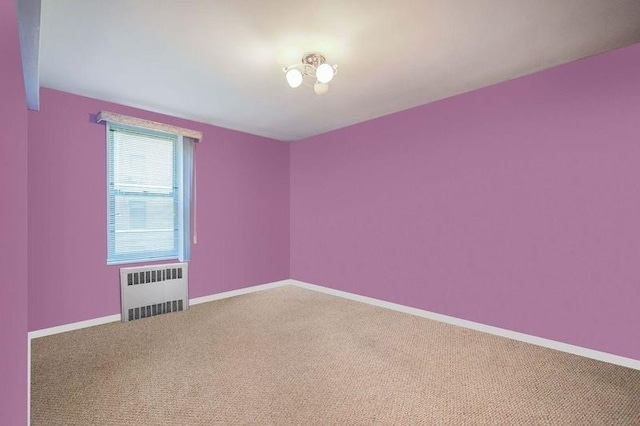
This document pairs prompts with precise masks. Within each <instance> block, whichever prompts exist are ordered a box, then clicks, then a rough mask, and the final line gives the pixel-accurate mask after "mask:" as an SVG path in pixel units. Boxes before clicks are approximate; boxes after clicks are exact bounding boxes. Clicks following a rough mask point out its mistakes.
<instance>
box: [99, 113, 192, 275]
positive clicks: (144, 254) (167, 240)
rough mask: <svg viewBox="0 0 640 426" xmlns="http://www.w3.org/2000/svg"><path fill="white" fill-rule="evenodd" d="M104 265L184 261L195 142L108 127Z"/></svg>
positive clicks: (124, 128)
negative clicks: (105, 250)
mask: <svg viewBox="0 0 640 426" xmlns="http://www.w3.org/2000/svg"><path fill="white" fill-rule="evenodd" d="M107 158H108V160H107V186H108V188H107V246H108V250H107V263H108V264H117V263H128V262H141V261H151V260H161V259H180V260H188V257H189V246H190V244H189V243H190V238H189V237H190V232H189V222H190V220H189V219H190V206H191V182H192V179H191V176H192V162H193V141H192V140H190V139H189V138H186V137H183V136H180V135H175V134H170V133H165V132H161V131H156V130H149V129H143V128H137V127H130V126H126V125H120V124H114V123H108V124H107Z"/></svg>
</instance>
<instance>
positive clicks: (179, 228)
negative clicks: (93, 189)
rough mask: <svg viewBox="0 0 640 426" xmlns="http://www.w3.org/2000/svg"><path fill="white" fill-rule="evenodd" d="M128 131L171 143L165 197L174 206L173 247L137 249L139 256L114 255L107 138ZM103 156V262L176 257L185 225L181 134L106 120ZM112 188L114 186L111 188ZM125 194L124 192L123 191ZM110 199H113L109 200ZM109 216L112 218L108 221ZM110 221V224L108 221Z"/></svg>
mask: <svg viewBox="0 0 640 426" xmlns="http://www.w3.org/2000/svg"><path fill="white" fill-rule="evenodd" d="M120 130H122V131H124V132H126V131H131V132H135V133H139V134H142V135H144V136H149V137H151V138H157V139H163V140H167V141H171V142H173V165H172V170H173V191H172V193H171V195H167V197H171V198H173V206H174V222H173V226H174V228H173V240H174V247H175V249H173V250H171V251H166V250H159V251H155V252H152V251H147V252H141V253H140V255H139V256H136V255H135V253H132V254H131V253H130V254H126V255H122V254H121V255H117V254H116V253H115V234H116V233H117V231H118V230H117V229H116V228H115V226H116V224H115V208H116V206H115V195H114V196H113V197H112V196H111V195H112V189H111V186H112V185H115V182H114V172H115V158H113V157H115V146H111V144H115V138H112V137H111V133H110V132H112V131H120ZM106 131H107V133H106V159H107V173H106V177H107V182H106V187H107V188H106V189H107V194H106V195H107V205H106V207H107V209H106V213H107V221H106V222H107V223H106V225H107V230H106V231H107V232H106V234H107V235H106V236H107V265H124V264H132V263H144V262H155V261H164V260H180V257H181V252H182V244H183V239H184V232H185V226H184V222H183V198H184V181H183V136H182V135H179V134H174V133H169V132H163V131H159V130H155V129H148V128H144V127H138V126H131V125H127V124H120V123H110V122H107V123H106ZM114 191H115V189H114ZM123 195H126V194H123ZM135 195H138V196H140V197H145V196H149V197H153V196H158V195H160V196H164V195H165V194H164V193H159V192H154V193H135ZM112 199H113V201H114V202H112ZM112 219H113V220H112ZM112 222H113V223H112Z"/></svg>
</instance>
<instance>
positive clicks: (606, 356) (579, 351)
mask: <svg viewBox="0 0 640 426" xmlns="http://www.w3.org/2000/svg"><path fill="white" fill-rule="evenodd" d="M290 281H291V284H292V285H295V286H298V287H301V288H305V289H307V290H314V291H319V292H322V293H326V294H330V295H333V296H338V297H342V298H345V299H349V300H354V301H356V302H361V303H367V304H369V305H374V306H378V307H381V308H387V309H391V310H394V311H398V312H403V313H406V314H411V315H415V316H418V317H422V318H427V319H430V320H434V321H440V322H443V323H447V324H451V325H456V326H458V327H464V328H468V329H470V330H476V331H481V332H483V333H489V334H493V335H495V336H500V337H506V338H508V339H513V340H518V341H520V342H525V343H531V344H533V345H537V346H542V347H545V348H549V349H555V350H558V351H562V352H567V353H570V354H574V355H579V356H583V357H586V358H592V359H595V360H598V361H604V362H608V363H611V364H616V365H621V366H623V367H629V368H633V369H635V370H640V360H635V359H632V358H626V357H622V356H619V355H613V354H610V353H607V352H600V351H596V350H594V349H588V348H583V347H581V346H575V345H571V344H568V343H562V342H557V341H555V340H549V339H545V338H542V337H537V336H532V335H529V334H525V333H519V332H517V331H511V330H507V329H504V328H499V327H493V326H491V325H486V324H481V323H477V322H473V321H468V320H464V319H460V318H455V317H450V316H447V315H442V314H437V313H435V312H430V311H425V310H422V309H418V308H412V307H409V306H405V305H400V304H397V303H392V302H387V301H385V300H380V299H374V298H372V297H367V296H361V295H359V294H354V293H348V292H346V291H341V290H335V289H332V288H328V287H324V286H321V285H316V284H310V283H306V282H302V281H297V280H290Z"/></svg>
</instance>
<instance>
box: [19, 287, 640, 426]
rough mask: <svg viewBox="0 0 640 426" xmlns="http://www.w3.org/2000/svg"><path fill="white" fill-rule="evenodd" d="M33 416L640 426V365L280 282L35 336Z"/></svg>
mask: <svg viewBox="0 0 640 426" xmlns="http://www.w3.org/2000/svg"><path fill="white" fill-rule="evenodd" d="M31 392H32V397H31V416H32V425H34V426H39V425H48V426H50V425H83V426H85V425H135V426H140V425H172V426H174V425H250V424H255V425H464V424H479V425H482V424H487V425H525V424H526V425H530V424H542V425H596V424H603V425H604V424H606V425H613V424H619V425H638V424H640V371H636V370H632V369H628V368H624V367H620V366H615V365H612V364H608V363H604V362H599V361H594V360H591V359H587V358H582V357H578V356H575V355H570V354H565V353H562V352H558V351H554V350H551V349H545V348H540V347H537V346H533V345H529V344H525V343H520V342H516V341H512V340H509V339H505V338H500V337H495V336H491V335H488V334H484V333H480V332H477V331H471V330H467V329H463V328H459V327H455V326H451V325H447V324H441V323H438V322H435V321H431V320H427V319H423V318H418V317H414V316H411V315H407V314H402V313H398V312H394V311H390V310H386V309H382V308H377V307H373V306H369V305H365V304H361V303H357V302H353V301H349V300H344V299H341V298H337V297H334V296H329V295H326V294H322V293H317V292H313V291H309V290H303V289H300V288H297V287H281V288H276V289H272V290H266V291H262V292H258V293H252V294H247V295H243V296H238V297H233V298H229V299H224V300H220V301H215V302H211V303H206V304H202V305H197V306H194V307H192V308H191V309H190V310H189V311H187V312H183V313H176V314H170V315H164V316H159V317H153V318H149V319H144V320H139V321H134V322H131V323H129V324H121V323H112V324H107V325H102V326H97V327H92V328H87V329H83V330H77V331H72V332H68V333H63V334H58V335H54V336H49V337H43V338H39V339H35V340H34V341H33V342H32V382H31Z"/></svg>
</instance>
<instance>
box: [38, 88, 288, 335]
mask: <svg viewBox="0 0 640 426" xmlns="http://www.w3.org/2000/svg"><path fill="white" fill-rule="evenodd" d="M103 109H104V110H109V111H114V112H119V113H123V114H128V115H133V116H136V117H140V118H145V119H151V120H156V121H162V122H167V123H170V124H176V125H180V126H183V127H188V128H192V129H196V130H201V131H202V132H203V133H204V140H203V141H202V142H201V143H200V144H199V145H198V147H197V154H196V155H197V185H198V200H197V217H198V223H197V226H198V244H197V245H196V246H194V247H193V252H192V261H191V263H190V265H189V273H190V296H191V297H198V296H203V295H209V294H213V293H219V292H222V291H227V290H232V289H237V288H241V287H245V286H249V285H255V284H262V283H266V282H271V281H277V280H281V279H285V278H288V275H289V147H288V145H287V144H285V143H283V142H278V141H274V140H269V139H265V138H260V137H257V136H251V135H247V134H244V133H240V132H235V131H231V130H226V129H222V128H218V127H214V126H209V125H205V124H201V123H194V122H189V121H185V120H180V119H176V118H171V117H166V116H161V115H159V114H153V113H149V112H145V111H141V110H136V109H133V108H127V107H123V106H120V105H114V104H110V103H106V102H101V101H97V100H94V99H89V98H84V97H80V96H76V95H72V94H68V93H63V92H57V91H53V90H48V89H43V90H42V93H41V110H40V111H39V112H30V113H29V227H30V228H29V261H30V268H29V270H30V271H29V272H30V273H29V283H30V296H29V329H30V330H36V329H41V328H46V327H51V326H55V325H59V324H65V323H70V322H75V321H81V320H86V319H91V318H96V317H100V316H105V315H111V314H116V313H119V310H120V299H119V297H120V290H119V282H118V280H119V275H118V269H119V268H118V266H109V267H108V266H107V265H106V246H107V243H106V211H105V210H106V205H105V203H106V183H105V178H106V169H105V168H106V159H105V146H106V142H105V137H106V135H105V127H104V125H99V124H95V123H94V122H93V121H94V117H93V115H94V114H95V113H97V112H98V111H100V110H103Z"/></svg>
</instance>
